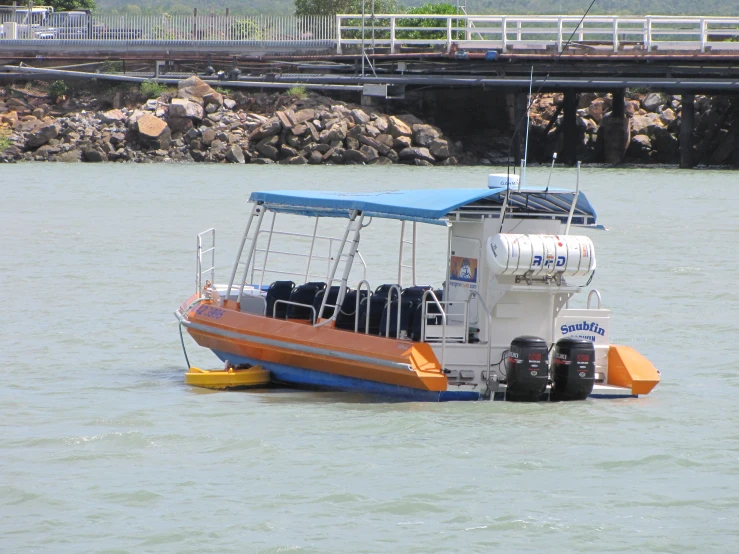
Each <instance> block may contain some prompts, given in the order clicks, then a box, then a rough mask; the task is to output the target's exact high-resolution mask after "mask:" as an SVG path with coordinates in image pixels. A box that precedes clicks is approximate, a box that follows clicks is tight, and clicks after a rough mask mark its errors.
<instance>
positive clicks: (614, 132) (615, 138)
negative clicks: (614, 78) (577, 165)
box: [599, 89, 631, 164]
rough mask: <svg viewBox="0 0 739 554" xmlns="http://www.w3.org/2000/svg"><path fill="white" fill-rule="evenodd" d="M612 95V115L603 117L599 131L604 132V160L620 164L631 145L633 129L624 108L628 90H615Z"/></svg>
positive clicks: (608, 162)
mask: <svg viewBox="0 0 739 554" xmlns="http://www.w3.org/2000/svg"><path fill="white" fill-rule="evenodd" d="M612 95H613V102H612V105H611V115H610V116H609V117H607V118H604V119H603V121H602V122H601V128H600V131H599V132H601V133H603V161H605V162H606V163H607V164H619V163H621V161H623V159H624V154H626V149H627V148H628V147H629V141H630V140H631V132H630V131H631V129H630V127H629V118H628V117H626V111H625V109H624V108H625V105H624V99H625V96H626V91H625V90H623V89H619V90H615V91H613V93H612Z"/></svg>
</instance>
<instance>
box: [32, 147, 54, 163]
mask: <svg viewBox="0 0 739 554" xmlns="http://www.w3.org/2000/svg"><path fill="white" fill-rule="evenodd" d="M59 152H60V150H59V147H58V146H51V145H50V144H44V145H43V146H40V147H39V148H38V150H36V152H34V154H35V155H36V156H40V157H42V158H44V159H45V160H47V159H49V157H50V156H53V155H55V154H58V153H59Z"/></svg>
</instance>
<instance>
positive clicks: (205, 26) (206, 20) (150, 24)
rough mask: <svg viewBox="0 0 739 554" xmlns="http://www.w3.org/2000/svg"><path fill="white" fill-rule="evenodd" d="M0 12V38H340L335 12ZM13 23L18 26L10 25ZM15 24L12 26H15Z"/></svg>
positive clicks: (147, 39)
mask: <svg viewBox="0 0 739 554" xmlns="http://www.w3.org/2000/svg"><path fill="white" fill-rule="evenodd" d="M62 15H64V14H62V13H49V14H48V16H47V17H42V16H39V14H37V13H34V14H33V17H32V18H28V17H26V16H25V12H17V13H16V14H15V16H14V15H13V13H12V12H10V11H3V12H0V23H2V24H3V25H2V28H0V39H17V40H24V39H25V40H28V39H31V40H39V39H45V40H74V41H100V40H124V41H161V42H162V43H166V42H170V41H193V40H194V41H222V42H280V43H290V42H305V41H311V42H318V43H325V42H327V41H328V42H330V43H331V44H334V43H335V42H336V27H335V25H336V20H335V18H333V17H322V16H315V17H310V16H309V17H291V16H269V15H261V16H248V17H247V16H244V17H241V16H223V15H199V16H184V15H182V16H180V15H153V16H128V15H93V16H87V15H84V16H79V17H75V18H70V17H67V18H62V17H60V16H62ZM29 19H30V21H29ZM12 23H15V25H12ZM11 28H13V29H12V30H11Z"/></svg>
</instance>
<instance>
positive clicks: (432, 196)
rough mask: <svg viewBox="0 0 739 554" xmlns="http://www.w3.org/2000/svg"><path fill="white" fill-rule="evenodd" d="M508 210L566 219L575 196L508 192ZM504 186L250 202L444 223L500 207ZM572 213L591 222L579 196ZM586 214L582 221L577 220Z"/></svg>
mask: <svg viewBox="0 0 739 554" xmlns="http://www.w3.org/2000/svg"><path fill="white" fill-rule="evenodd" d="M513 190H514V189H511V197H510V199H509V206H510V207H511V208H512V209H514V211H515V210H518V211H523V210H525V211H526V212H527V213H542V214H544V213H546V214H552V215H565V216H566V215H567V214H568V213H569V209H570V205H571V203H572V198H573V195H574V192H573V191H571V190H559V189H557V190H555V189H550V190H549V191H548V192H546V193H545V192H544V190H543V189H541V190H533V189H526V190H524V191H521V192H515V193H514V192H513ZM505 192H506V189H505V187H501V188H494V189H489V188H484V189H483V188H474V189H417V190H388V191H379V192H361V193H357V192H328V191H313V190H306V191H303V190H283V191H269V192H267V191H263V192H253V193H252V194H251V196H250V197H249V201H250V202H261V203H263V204H264V205H265V207H266V208H268V209H270V210H272V211H275V212H285V213H293V214H298V215H305V216H311V217H319V216H320V217H349V216H350V215H351V213H352V212H353V211H354V210H359V211H361V212H362V213H363V214H364V215H365V216H371V217H379V218H386V219H401V220H406V221H419V222H423V223H432V224H436V225H446V222H445V221H444V217H445V216H446V215H447V214H449V213H450V212H453V211H454V210H456V209H458V208H462V207H464V206H467V205H470V204H474V203H476V202H478V201H483V200H484V202H482V203H481V204H486V205H490V206H491V207H494V206H495V205H500V204H502V202H503V199H504V198H505ZM575 213H576V214H577V215H579V216H580V217H579V218H578V219H579V220H580V221H575V220H574V219H573V222H575V223H590V224H592V223H595V211H594V210H593V208H592V206H591V205H590V202H588V200H587V198H586V197H585V195H584V194H583V193H580V196H579V197H578V201H577V206H576V210H575ZM582 216H585V217H582Z"/></svg>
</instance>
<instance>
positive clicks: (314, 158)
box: [308, 150, 323, 165]
mask: <svg viewBox="0 0 739 554" xmlns="http://www.w3.org/2000/svg"><path fill="white" fill-rule="evenodd" d="M308 163H309V164H314V165H317V164H320V163H323V154H322V153H321V152H319V151H318V150H314V151H313V152H311V153H310V157H309V158H308Z"/></svg>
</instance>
